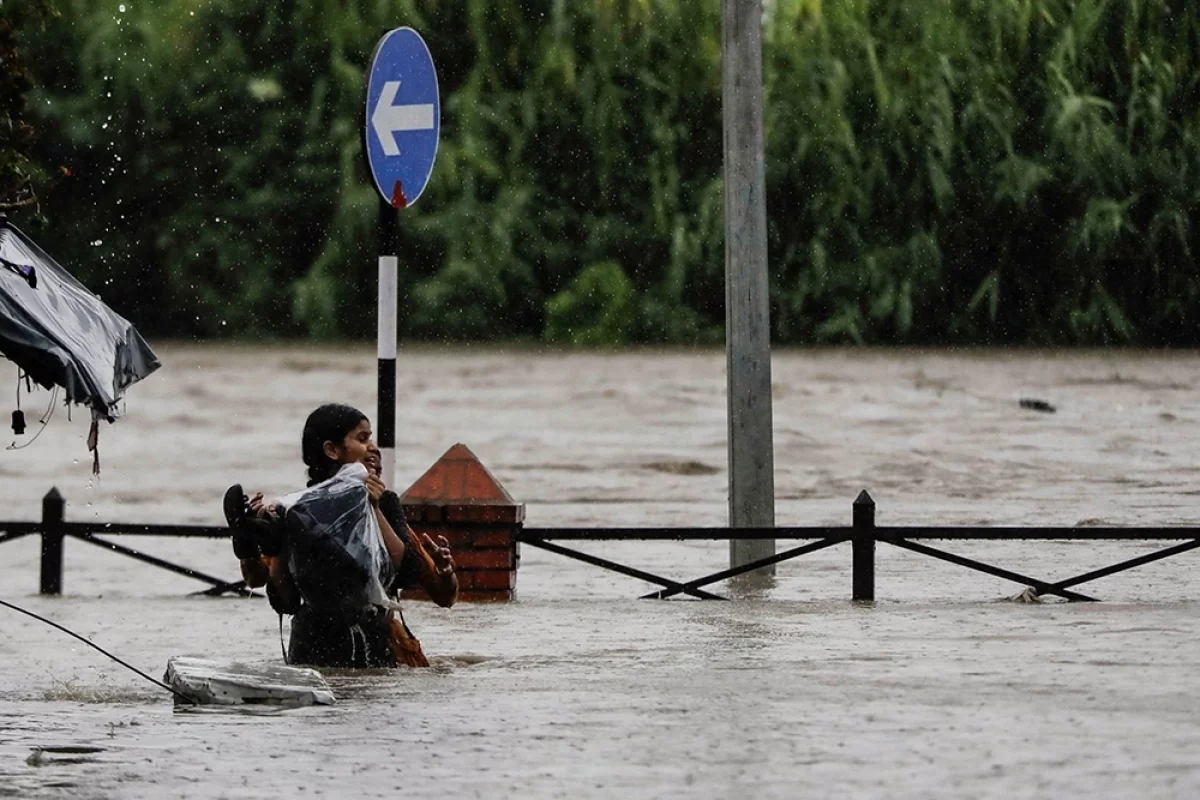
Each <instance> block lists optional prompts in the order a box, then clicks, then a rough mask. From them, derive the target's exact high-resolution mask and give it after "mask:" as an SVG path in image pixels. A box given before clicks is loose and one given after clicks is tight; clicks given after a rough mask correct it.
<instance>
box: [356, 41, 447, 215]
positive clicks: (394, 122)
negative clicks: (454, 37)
mask: <svg viewBox="0 0 1200 800" xmlns="http://www.w3.org/2000/svg"><path fill="white" fill-rule="evenodd" d="M366 110H367V126H366V147H367V163H368V164H369V165H370V167H371V177H372V178H374V180H375V186H376V188H378V189H379V193H380V194H381V195H382V196H383V199H384V200H386V201H387V202H389V203H391V204H392V205H393V206H395V207H397V208H404V207H405V206H409V205H412V204H413V203H415V202H417V198H418V197H420V196H421V192H423V191H425V186H426V185H427V184H428V183H429V176H430V174H431V173H432V172H433V162H434V159H435V158H437V147H438V133H439V132H440V130H441V116H442V114H441V112H442V106H441V102H440V101H439V100H438V82H437V71H436V70H435V69H434V67H433V57H432V56H431V55H430V54H429V48H428V47H426V46H425V40H424V39H422V38H421V34H419V33H417V32H416V31H414V30H413V29H412V28H397V29H396V30H394V31H389V32H388V33H386V34H385V35H384V37H383V38H382V39H380V40H379V43H378V44H376V45H375V53H374V54H373V55H372V56H371V67H370V69H369V70H368V72H367V109H366Z"/></svg>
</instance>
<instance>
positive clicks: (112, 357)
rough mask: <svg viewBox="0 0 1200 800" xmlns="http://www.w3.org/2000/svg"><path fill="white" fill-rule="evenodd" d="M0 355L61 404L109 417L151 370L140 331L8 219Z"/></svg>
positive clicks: (1, 273) (2, 244) (2, 226)
mask: <svg viewBox="0 0 1200 800" xmlns="http://www.w3.org/2000/svg"><path fill="white" fill-rule="evenodd" d="M0 265H3V267H4V268H2V269H0V353H2V354H3V355H4V356H6V357H7V358H8V359H9V360H11V361H12V362H13V363H15V364H16V365H17V366H18V367H20V368H21V369H22V370H23V371H24V372H25V373H26V374H27V375H29V377H30V378H32V379H33V380H34V381H36V382H37V383H38V384H39V385H40V386H42V387H45V388H47V389H49V388H51V387H52V386H61V387H62V388H63V389H64V390H66V399H67V402H68V403H76V404H79V405H85V406H88V407H89V408H91V409H92V411H93V412H94V413H95V414H96V415H97V416H99V417H101V418H103V419H106V420H108V421H109V422H112V421H113V420H114V419H116V418H117V416H118V414H117V403H118V401H119V400H120V399H121V395H122V394H123V393H124V391H125V389H126V388H128V387H129V386H130V385H131V384H133V383H136V382H137V381H139V380H141V379H143V378H145V377H146V376H147V375H149V374H151V373H152V372H154V371H155V370H156V369H158V368H159V366H160V363H159V361H158V358H157V357H156V356H155V355H154V352H153V351H152V350H151V349H150V346H149V345H148V344H146V341H145V340H144V339H143V338H142V336H141V334H139V333H138V332H137V330H136V329H135V328H134V327H133V325H132V324H131V323H130V322H129V321H128V320H126V319H125V318H124V317H122V316H120V315H119V314H117V313H116V312H115V311H113V310H112V309H111V308H109V307H108V306H107V305H105V303H104V302H103V301H102V300H101V299H100V298H99V297H97V296H96V295H95V294H93V293H92V292H90V291H88V289H87V288H86V287H85V286H84V285H83V284H81V283H80V282H79V281H77V280H76V279H75V278H74V277H73V276H72V275H71V274H70V273H69V272H67V271H66V270H65V269H63V268H62V267H61V266H60V265H59V264H58V263H57V262H56V261H55V260H54V259H53V258H51V257H50V256H49V255H47V254H46V252H45V251H43V250H42V249H41V248H40V247H38V246H37V244H35V243H34V242H33V240H32V239H30V238H29V237H28V236H26V235H25V234H24V233H22V232H21V231H20V230H19V229H18V228H17V227H16V226H15V225H13V224H12V223H11V222H9V221H8V220H3V222H2V223H0Z"/></svg>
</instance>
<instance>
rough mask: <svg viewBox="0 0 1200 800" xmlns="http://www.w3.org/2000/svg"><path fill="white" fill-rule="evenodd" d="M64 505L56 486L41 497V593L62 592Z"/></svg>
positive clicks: (65, 503) (64, 502)
mask: <svg viewBox="0 0 1200 800" xmlns="http://www.w3.org/2000/svg"><path fill="white" fill-rule="evenodd" d="M66 505H67V502H66V501H65V500H64V499H63V496H62V495H61V494H59V493H58V488H57V487H55V488H53V489H51V490H50V491H49V492H47V493H46V496H45V497H43V498H42V581H41V583H42V586H41V593H42V594H62V562H63V533H62V522H63V517H64V510H65V509H66Z"/></svg>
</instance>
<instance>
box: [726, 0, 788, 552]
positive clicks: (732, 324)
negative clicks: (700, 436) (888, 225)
mask: <svg viewBox="0 0 1200 800" xmlns="http://www.w3.org/2000/svg"><path fill="white" fill-rule="evenodd" d="M721 107H722V117H723V120H724V134H725V137H724V138H725V361H726V368H727V377H726V381H727V384H728V385H727V389H726V391H727V393H728V401H729V444H728V447H729V524H730V526H731V527H734V528H773V527H775V456H774V449H773V443H772V436H771V429H772V421H771V324H770V303H769V297H768V282H767V210H766V176H765V156H764V155H763V82H762V2H761V0H723V3H722V25H721ZM774 553H775V540H774V539H754V540H744V541H730V543H729V565H730V566H731V567H740V566H742V565H744V564H749V563H751V562H752V561H757V560H758V559H760V558H767V557H769V556H771V555H774ZM774 571H775V568H774V567H766V568H764V569H762V570H758V571H757V572H758V573H759V574H762V575H768V574H774Z"/></svg>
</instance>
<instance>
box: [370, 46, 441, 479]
mask: <svg viewBox="0 0 1200 800" xmlns="http://www.w3.org/2000/svg"><path fill="white" fill-rule="evenodd" d="M363 110H364V114H363V116H364V120H363V122H364V124H363V151H364V153H365V155H366V159H367V168H368V170H369V171H370V173H371V178H372V180H374V182H375V188H376V189H378V190H379V196H380V199H381V201H380V205H379V243H380V248H379V249H380V256H379V321H378V327H377V331H378V346H377V352H378V358H379V390H378V391H379V393H378V403H379V409H378V414H377V415H376V423H375V424H376V431H375V436H376V440H377V442H378V444H379V449H380V451H381V456H382V458H383V464H382V472H383V475H382V476H381V477H382V478H383V482H384V484H385V485H387V486H388V487H389V488H395V484H394V480H395V474H396V400H397V398H396V341H397V333H398V331H397V325H396V314H397V312H398V310H399V289H400V276H399V264H398V261H399V258H398V256H399V237H398V236H397V234H398V230H397V223H398V222H399V219H398V217H399V213H400V209H403V208H407V207H408V206H410V205H412V204H413V203H415V202H417V198H418V197H420V196H421V193H422V192H423V191H425V187H426V185H428V183H429V176H430V175H431V174H432V173H433V162H434V159H436V158H437V147H438V134H439V133H440V129H441V101H440V100H439V99H438V82H437V71H436V70H435V69H434V66H433V56H431V55H430V54H429V47H428V46H426V44H425V40H424V39H422V38H421V35H420V34H419V33H417V32H416V31H414V30H413V29H412V28H396V29H395V30H393V31H388V32H386V33H384V34H383V37H382V38H380V40H379V41H378V42H377V43H376V44H375V52H374V53H372V55H371V64H370V67H369V68H368V70H367V100H366V103H365V105H364V107H363Z"/></svg>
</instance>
